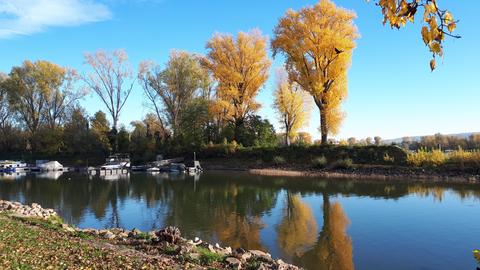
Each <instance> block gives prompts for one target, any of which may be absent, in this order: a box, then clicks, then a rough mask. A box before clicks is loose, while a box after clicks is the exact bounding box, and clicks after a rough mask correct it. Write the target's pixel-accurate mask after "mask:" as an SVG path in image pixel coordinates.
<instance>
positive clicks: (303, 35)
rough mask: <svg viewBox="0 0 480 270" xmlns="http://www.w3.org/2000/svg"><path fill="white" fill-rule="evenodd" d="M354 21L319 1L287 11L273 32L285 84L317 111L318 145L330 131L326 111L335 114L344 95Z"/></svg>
mask: <svg viewBox="0 0 480 270" xmlns="http://www.w3.org/2000/svg"><path fill="white" fill-rule="evenodd" d="M355 17H356V15H355V13H354V12H352V11H348V10H345V9H343V8H339V7H337V6H336V5H335V4H334V3H332V2H331V1H329V0H321V1H319V2H318V3H317V4H315V5H314V6H308V7H305V8H302V9H301V10H300V11H294V10H288V11H287V13H286V14H285V16H284V17H282V18H280V20H279V22H278V24H277V26H276V27H275V30H274V39H273V41H272V49H273V53H274V56H275V55H277V54H278V53H282V54H284V55H285V57H286V70H287V72H288V75H289V80H290V81H291V82H294V83H297V84H298V85H300V87H302V89H304V90H305V91H307V92H308V93H310V95H312V97H313V99H314V101H315V104H316V105H317V107H318V108H319V110H320V131H321V135H322V144H326V143H327V137H328V134H331V133H332V131H334V129H331V128H330V127H329V126H328V120H327V117H328V115H329V113H328V111H329V110H330V111H334V110H335V109H336V110H338V108H337V107H335V106H333V105H332V104H334V103H339V102H338V101H341V100H342V99H343V96H344V95H345V93H346V87H347V84H346V81H347V70H348V68H349V66H350V62H351V57H352V51H353V49H354V48H355V39H357V38H358V32H357V28H356V26H355V25H354V23H353V20H354V18H355ZM332 119H333V118H332ZM338 119H341V117H340V118H338Z"/></svg>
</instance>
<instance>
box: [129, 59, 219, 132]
mask: <svg viewBox="0 0 480 270" xmlns="http://www.w3.org/2000/svg"><path fill="white" fill-rule="evenodd" d="M141 67H142V68H140V73H139V76H138V77H139V78H140V80H141V81H142V82H143V84H142V85H143V86H144V90H145V92H146V93H147V96H152V97H154V96H158V97H159V98H160V100H161V103H162V105H163V107H164V113H165V116H166V118H167V120H168V123H169V125H170V128H171V130H172V132H173V136H174V137H175V138H177V137H178V136H179V135H180V125H181V123H180V121H181V118H182V113H183V111H184V110H185V109H186V108H187V107H188V104H189V103H190V102H191V101H192V100H193V99H194V98H195V97H197V96H199V95H200V93H201V92H204V91H202V90H201V89H206V88H209V83H210V80H209V76H208V72H207V71H206V70H205V69H204V68H202V66H201V65H200V62H199V57H198V56H196V55H193V54H190V53H187V52H181V51H173V52H172V53H171V54H170V58H169V60H168V62H167V64H166V66H165V68H164V69H160V68H159V67H158V66H156V65H155V64H152V63H150V64H148V63H144V64H141ZM150 100H151V101H152V103H153V104H154V107H156V108H157V107H158V105H156V103H155V101H154V100H155V99H150ZM159 119H161V117H159Z"/></svg>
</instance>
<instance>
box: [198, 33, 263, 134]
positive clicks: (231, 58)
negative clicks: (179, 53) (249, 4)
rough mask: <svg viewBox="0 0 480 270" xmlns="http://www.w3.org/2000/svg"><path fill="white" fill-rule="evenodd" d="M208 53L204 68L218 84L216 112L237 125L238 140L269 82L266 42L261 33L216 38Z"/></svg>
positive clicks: (217, 36)
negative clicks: (258, 97) (257, 97)
mask: <svg viewBox="0 0 480 270" xmlns="http://www.w3.org/2000/svg"><path fill="white" fill-rule="evenodd" d="M207 49H208V53H207V56H206V58H205V59H204V65H205V67H207V68H208V69H209V70H210V72H211V73H212V74H213V77H214V78H215V79H216V80H217V82H218V85H217V104H216V106H217V108H216V111H217V112H218V111H223V112H224V114H223V115H224V117H225V119H226V120H227V121H229V122H231V123H233V124H234V125H235V128H236V131H235V133H236V134H235V136H236V137H237V136H238V129H239V128H240V127H241V126H242V125H243V123H244V121H245V118H246V117H247V116H248V115H249V114H251V113H253V112H255V111H257V110H258V109H259V107H260V104H258V103H257V102H256V101H255V97H256V96H257V94H258V92H259V91H260V88H261V87H262V86H263V84H264V83H265V81H266V80H267V79H268V70H269V68H270V59H269V58H268V54H267V39H266V37H264V36H262V34H261V33H260V31H258V30H253V31H251V32H249V33H244V32H239V33H238V35H237V37H236V38H234V37H233V36H231V35H228V34H215V35H214V36H213V38H212V39H211V40H210V41H209V42H208V43H207Z"/></svg>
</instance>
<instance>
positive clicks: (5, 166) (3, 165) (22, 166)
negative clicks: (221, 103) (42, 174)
mask: <svg viewBox="0 0 480 270" xmlns="http://www.w3.org/2000/svg"><path fill="white" fill-rule="evenodd" d="M26 169H27V163H25V162H22V161H12V160H3V161H0V172H22V171H25V170H26Z"/></svg>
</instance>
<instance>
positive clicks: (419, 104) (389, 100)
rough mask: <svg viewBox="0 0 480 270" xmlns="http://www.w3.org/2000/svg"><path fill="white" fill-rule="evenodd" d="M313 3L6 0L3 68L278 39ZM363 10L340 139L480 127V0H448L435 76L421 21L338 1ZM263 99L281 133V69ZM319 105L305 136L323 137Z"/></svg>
mask: <svg viewBox="0 0 480 270" xmlns="http://www.w3.org/2000/svg"><path fill="white" fill-rule="evenodd" d="M313 3H315V1H313V0H310V1H307V0H288V1H287V0H275V1H274V0H268V1H267V0H262V1H259V0H255V1H253V0H244V1H223V0H222V1H221V0H216V1H193V0H192V1H179V0H163V1H162V0H157V1H155V0H0V71H1V72H5V73H8V72H9V71H10V69H11V67H12V66H15V65H20V64H21V63H22V61H23V60H25V59H30V60H37V59H43V60H49V61H52V62H55V63H57V64H60V65H63V66H69V67H73V68H76V69H78V70H79V71H80V72H83V71H84V70H85V69H86V66H85V65H84V64H83V53H84V52H93V51H95V50H97V49H107V50H111V49H115V48H124V49H126V51H127V53H128V55H129V57H130V61H131V64H132V67H133V68H135V69H136V68H137V65H138V63H139V62H140V61H141V60H146V59H150V60H154V61H156V62H157V63H160V64H163V63H164V62H165V61H166V60H167V58H168V54H169V52H170V50H172V49H181V50H187V51H190V52H197V53H204V52H205V43H206V42H207V40H208V39H209V38H210V37H211V36H212V34H213V33H214V32H228V33H237V32H238V31H248V30H250V29H252V28H259V29H260V30H261V31H262V32H263V33H264V34H266V35H268V36H271V35H272V30H273V28H274V26H275V25H276V23H277V21H278V18H279V17H280V16H282V15H283V14H284V13H285V11H286V10H287V9H288V8H293V9H298V8H300V7H302V6H305V5H311V4H313ZM335 3H337V5H339V6H342V7H345V8H348V9H352V10H354V11H356V13H357V15H358V19H357V20H356V24H357V26H358V28H359V31H360V34H361V36H362V37H361V39H359V40H358V42H357V48H356V49H355V51H354V54H353V63H352V67H351V69H350V71H349V96H348V99H347V101H346V102H345V103H344V106H343V108H344V110H345V112H346V113H347V117H346V119H345V121H344V123H343V125H342V128H341V131H340V134H338V136H337V138H348V137H351V136H354V137H357V138H364V137H367V136H372V137H373V136H376V135H379V136H381V137H382V138H395V137H401V136H405V135H425V134H433V133H437V132H441V133H445V134H447V133H457V132H467V131H480V121H479V120H478V119H479V118H480V106H479V102H480V68H479V65H480V56H479V46H480V45H479V44H480V31H479V30H478V29H479V28H478V10H480V1H477V0H464V1H453V0H439V1H438V3H439V4H440V5H442V6H444V7H446V8H448V9H450V10H451V11H452V13H453V14H454V16H455V18H456V19H460V23H459V24H458V28H457V30H456V32H457V33H458V34H460V35H462V38H461V39H459V40H453V39H449V40H448V41H447V42H446V44H445V53H446V54H445V57H444V59H443V60H439V61H438V64H437V66H438V67H437V70H436V71H435V72H433V73H431V72H430V71H429V68H428V61H429V59H430V56H431V55H430V54H429V53H428V51H427V49H426V47H424V45H423V42H422V41H421V36H420V33H419V32H420V31H419V29H420V24H419V22H418V21H419V20H420V19H419V18H417V23H416V24H415V25H408V27H407V28H406V29H402V30H391V29H390V28H389V27H387V26H383V25H382V24H381V21H382V18H381V14H380V10H379V9H378V7H376V6H375V5H374V4H373V3H370V4H367V3H366V1H364V0H348V1H347V0H336V1H335ZM282 60H283V59H281V58H277V59H276V60H275V61H274V63H273V65H272V72H271V77H270V79H269V81H268V82H267V83H266V85H265V86H264V88H263V89H262V90H261V93H260V94H259V96H258V98H257V100H258V101H259V102H260V103H261V104H262V109H261V110H260V112H259V113H260V114H261V115H262V116H263V117H266V118H268V119H269V120H270V121H271V122H273V123H274V124H275V126H276V128H277V130H278V129H279V125H278V121H277V119H276V116H275V115H274V112H273V110H272V108H271V107H272V91H273V86H274V74H275V72H274V71H275V69H276V68H277V67H278V66H280V65H281V64H282ZM142 103H143V93H142V89H141V88H140V87H139V86H136V87H135V89H134V93H133V94H132V96H131V98H130V99H129V101H128V102H127V105H126V107H125V109H124V111H123V113H122V115H121V123H124V124H125V125H127V126H128V125H129V123H130V122H131V121H132V120H136V119H141V118H142V117H143V115H144V114H145V113H147V112H148V110H147V109H146V108H145V107H144V106H143V105H142ZM82 105H83V106H84V107H86V108H87V111H88V112H89V113H90V114H93V113H94V112H95V111H96V110H99V109H104V108H103V105H102V104H101V102H100V101H99V99H98V98H97V97H95V96H93V95H92V96H89V97H87V98H86V99H85V100H83V101H82ZM318 126H319V117H318V109H317V108H316V107H314V109H313V111H312V117H311V120H310V124H309V126H308V127H306V128H305V130H306V131H308V132H310V133H312V134H313V136H314V138H318V137H319V134H318V131H317V128H318Z"/></svg>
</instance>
